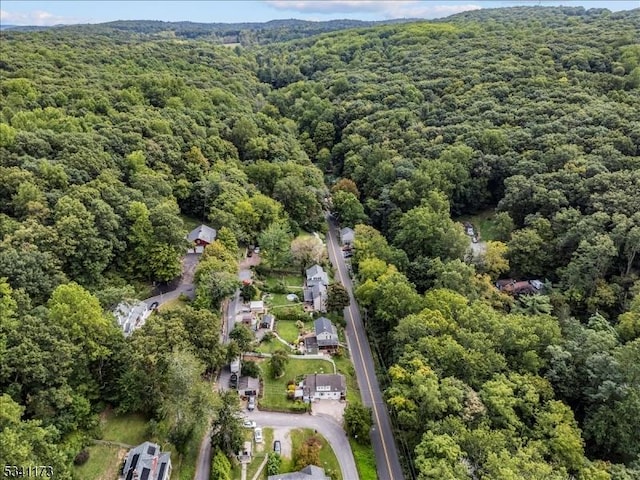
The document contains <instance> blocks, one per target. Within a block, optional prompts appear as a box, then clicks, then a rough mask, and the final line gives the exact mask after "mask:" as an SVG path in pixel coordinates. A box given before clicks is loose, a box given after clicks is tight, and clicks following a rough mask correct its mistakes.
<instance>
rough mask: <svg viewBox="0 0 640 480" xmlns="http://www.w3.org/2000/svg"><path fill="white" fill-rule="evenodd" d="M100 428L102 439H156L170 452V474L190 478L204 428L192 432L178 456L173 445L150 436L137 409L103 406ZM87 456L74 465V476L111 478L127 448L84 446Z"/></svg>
mask: <svg viewBox="0 0 640 480" xmlns="http://www.w3.org/2000/svg"><path fill="white" fill-rule="evenodd" d="M101 429H102V438H101V439H100V440H101V441H103V442H114V443H118V444H122V445H130V446H132V447H133V446H136V445H139V444H141V443H143V442H145V441H147V440H149V441H154V442H158V443H160V444H161V445H162V448H163V450H167V451H169V452H171V463H172V464H173V474H172V478H175V479H176V480H191V479H192V478H193V475H194V472H195V464H196V459H197V456H198V451H199V448H200V440H201V439H202V435H203V434H204V431H201V432H197V433H196V434H194V437H193V439H192V440H191V441H190V442H189V444H188V446H187V453H186V454H185V455H184V456H181V455H179V454H178V453H177V451H176V450H175V448H174V447H173V445H171V444H170V443H169V442H167V441H166V440H162V439H160V440H159V439H157V438H152V437H151V436H150V435H149V434H148V419H147V418H146V417H144V416H143V415H140V414H137V413H130V414H126V415H116V413H115V412H114V411H113V410H111V409H108V410H105V412H103V414H102V415H101ZM88 450H89V460H88V461H87V463H85V464H84V465H82V466H79V467H77V466H76V467H74V471H75V472H77V476H78V478H82V479H83V480H84V479H86V480H114V479H115V478H117V473H118V469H119V468H120V466H121V464H122V460H123V459H124V457H125V455H126V453H127V451H128V449H127V448H125V447H123V446H117V445H106V444H101V445H92V446H90V447H88Z"/></svg>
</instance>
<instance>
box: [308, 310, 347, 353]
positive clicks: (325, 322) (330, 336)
mask: <svg viewBox="0 0 640 480" xmlns="http://www.w3.org/2000/svg"><path fill="white" fill-rule="evenodd" d="M313 327H314V329H315V332H316V339H317V340H318V348H320V349H322V348H334V347H337V346H338V345H339V344H340V340H339V338H338V330H337V329H336V326H335V325H334V324H333V323H331V320H329V319H328V318H326V317H320V318H316V319H315V320H314V322H313Z"/></svg>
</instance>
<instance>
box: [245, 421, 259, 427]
mask: <svg viewBox="0 0 640 480" xmlns="http://www.w3.org/2000/svg"><path fill="white" fill-rule="evenodd" d="M242 426H243V427H244V428H256V426H257V424H256V422H254V421H253V420H245V421H244V423H243V424H242Z"/></svg>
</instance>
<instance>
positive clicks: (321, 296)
mask: <svg viewBox="0 0 640 480" xmlns="http://www.w3.org/2000/svg"><path fill="white" fill-rule="evenodd" d="M303 295H304V301H305V303H307V304H309V305H310V306H311V307H313V310H315V311H316V312H324V311H326V309H327V287H325V286H324V284H322V283H320V282H318V283H314V284H313V285H311V286H308V287H304V289H303Z"/></svg>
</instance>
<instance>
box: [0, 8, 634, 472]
mask: <svg viewBox="0 0 640 480" xmlns="http://www.w3.org/2000/svg"><path fill="white" fill-rule="evenodd" d="M354 27H355V28H354ZM639 27H640V10H632V11H626V12H619V13H611V12H609V11H607V10H596V9H591V10H585V9H582V8H548V7H544V8H542V7H530V8H524V7H518V8H508V9H495V10H480V11H475V12H466V13H463V14H459V15H454V16H452V17H450V18H447V19H441V20H437V21H431V22H426V21H420V22H408V23H392V24H384V25H377V24H376V25H372V24H370V23H367V22H354V21H335V22H325V23H314V22H299V21H278V22H269V23H268V24H237V25H222V24H210V25H207V24H197V23H190V22H180V23H173V24H169V23H164V22H147V21H139V22H112V23H110V24H102V25H90V26H73V27H62V28H50V29H46V30H43V31H18V30H16V29H8V30H4V31H2V32H0V40H1V41H0V95H1V98H2V103H1V109H0V178H1V179H2V181H1V182H0V233H1V239H2V241H1V242H0V358H1V361H0V392H1V393H2V395H1V396H0V402H1V403H0V405H2V408H0V410H1V411H2V412H3V414H4V417H3V418H0V424H2V431H1V432H0V445H3V446H5V445H6V449H4V448H3V452H2V455H3V456H2V459H6V463H7V464H9V463H11V464H16V465H17V464H24V465H26V464H29V463H32V464H36V463H37V464H53V465H55V467H56V472H58V473H57V475H58V477H56V478H61V479H66V478H73V470H72V468H71V464H72V461H73V459H74V457H75V456H76V454H77V453H78V452H79V451H80V450H82V448H83V447H84V446H85V445H87V444H88V442H89V439H91V438H95V437H96V436H98V435H99V431H98V430H99V428H98V424H99V422H98V414H99V413H100V412H101V411H103V409H104V407H105V405H112V406H114V407H115V408H117V409H118V410H119V411H122V412H132V413H135V414H136V415H138V414H140V415H143V416H144V417H145V418H149V419H153V420H152V422H154V423H152V425H153V426H154V428H155V430H154V432H155V433H154V435H156V438H158V439H161V440H162V441H163V442H164V441H166V442H167V444H170V445H171V448H174V449H175V452H178V453H179V454H180V455H187V453H188V452H189V449H193V445H197V443H198V442H199V435H201V434H202V432H203V431H204V430H203V429H204V427H205V426H206V425H205V422H204V419H205V418H208V415H210V414H211V413H212V412H216V411H218V409H219V408H221V407H220V403H219V402H220V399H218V398H217V397H215V396H212V395H211V392H210V389H207V387H206V384H205V383H204V382H203V381H202V378H204V377H205V376H208V375H211V374H214V373H215V372H216V371H218V370H219V368H220V367H221V366H222V365H224V364H225V363H226V362H227V361H228V360H229V358H235V356H236V355H237V354H238V352H239V350H237V348H238V347H237V345H235V346H234V347H227V346H223V345H222V344H221V343H220V340H219V335H218V332H219V330H220V323H221V319H220V305H221V304H222V302H223V301H224V298H225V297H226V296H227V295H229V294H231V293H233V291H234V289H235V286H236V283H237V278H236V273H237V270H238V259H237V257H238V247H239V245H240V246H242V245H248V244H255V243H256V241H257V240H258V239H259V238H260V239H266V238H268V239H270V240H271V241H272V245H273V249H274V251H276V250H277V251H276V253H278V254H283V255H285V256H286V255H287V254H288V248H289V241H290V238H291V237H292V236H295V235H297V234H299V233H303V232H311V231H320V232H321V231H323V230H324V229H325V223H324V218H323V208H324V207H325V205H326V197H327V194H328V192H329V191H330V192H331V194H332V199H331V202H332V203H331V205H332V209H333V211H334V213H335V214H336V217H338V218H339V220H340V222H341V225H342V226H350V227H353V228H354V229H355V232H356V235H355V238H356V240H355V253H354V255H353V258H352V260H353V261H352V265H353V270H354V272H355V280H356V286H357V288H356V298H357V300H358V302H359V304H360V306H361V307H362V308H363V309H364V310H365V312H364V313H365V314H364V315H363V317H364V318H365V319H366V322H365V324H366V328H367V333H368V335H369V339H370V342H371V344H372V347H373V350H374V352H376V354H377V357H378V358H377V360H378V363H379V365H380V375H379V380H380V383H381V385H382V386H383V387H384V389H385V392H384V394H385V399H386V401H387V404H388V407H389V409H390V411H391V412H392V418H393V420H394V427H395V431H396V438H397V442H398V444H399V445H400V451H401V452H403V463H404V468H405V472H406V476H407V478H418V479H421V480H426V479H433V480H436V479H437V480H440V479H442V478H452V479H464V480H469V479H476V478H481V479H483V480H484V479H486V480H492V479H503V478H514V479H515V478H518V479H519V478H532V479H536V480H538V479H539V480H549V479H550V480H555V479H558V480H561V479H562V480H564V479H567V478H577V479H581V480H591V479H598V480H600V479H603V480H607V479H611V480H628V479H632V478H636V477H638V476H640V464H639V463H638V462H640V458H638V449H637V445H640V423H639V421H640V383H639V382H640V380H639V379H640V374H639V373H640V372H639V371H638V368H639V366H640V281H639V278H640V255H639V253H640V213H639V212H640V200H638V199H639V198H640V196H639V195H638V193H639V192H640V108H638V106H639V105H640V35H639V33H638V32H640V28H639ZM334 30H335V31H334ZM231 40H233V41H234V42H236V41H237V40H240V43H241V44H242V45H241V46H238V48H234V49H229V48H225V47H223V46H220V45H216V44H219V43H222V42H228V41H231ZM264 43H269V45H265V46H263V45H262V44H264ZM185 219H186V220H188V221H189V222H198V221H203V222H205V223H207V224H209V225H211V226H212V227H214V228H216V229H218V231H219V237H220V241H219V242H215V246H214V247H213V248H211V249H208V252H209V253H207V255H206V256H205V257H206V258H205V260H203V262H202V265H201V266H200V267H198V270H196V274H195V278H196V284H197V288H196V293H195V295H196V298H195V300H194V301H193V302H192V303H191V304H190V305H188V306H186V307H182V308H181V309H175V310H168V311H167V312H163V313H161V314H158V315H156V316H155V317H153V318H155V319H156V321H150V322H149V323H148V324H147V325H145V327H144V328H141V329H140V330H139V331H138V332H136V333H135V334H134V335H132V336H130V337H128V338H126V339H125V338H124V337H123V335H122V333H121V331H120V330H119V329H118V328H117V326H116V325H115V322H114V320H113V316H112V315H111V314H110V313H109V312H110V310H111V309H112V308H113V306H114V305H116V304H117V303H118V302H120V301H121V300H122V299H126V298H130V297H139V298H144V296H145V295H148V294H149V293H150V291H151V290H152V288H153V287H154V285H157V284H163V283H166V282H169V281H171V280H173V279H174V278H175V277H176V276H178V275H179V274H180V272H181V264H180V259H181V257H182V255H183V253H184V251H185V247H186V245H185V243H184V236H185V234H186V231H187V228H186V226H185V223H184V220H185ZM458 219H471V220H472V221H474V222H477V225H480V221H483V222H486V224H488V225H489V227H490V230H485V231H482V228H485V227H481V231H480V234H486V233H487V232H489V231H490V233H491V238H488V237H487V238H486V240H490V241H487V242H484V240H485V239H484V238H482V235H481V238H480V240H481V243H482V245H483V246H482V249H479V250H478V251H479V252H480V253H476V254H475V255H472V254H470V253H469V247H470V245H471V239H470V238H469V237H468V236H466V235H465V234H464V232H463V229H462V226H461V225H460V222H458V221H457V220H458ZM282 245H284V247H283V246H282ZM263 250H265V247H264V245H263ZM283 252H284V253H283ZM263 253H264V254H265V256H266V257H268V255H269V253H270V252H269V251H268V247H267V249H266V251H265V252H263ZM274 255H275V253H274ZM505 278H510V279H514V280H520V281H522V282H525V283H527V281H528V280H534V279H537V280H540V282H541V283H542V284H544V288H543V289H542V290H541V291H539V292H538V291H536V292H535V293H536V294H535V295H521V296H517V295H516V296H514V295H507V294H506V293H505V291H500V290H498V289H497V288H496V287H495V283H496V282H497V281H498V280H501V279H502V280H504V279H505ZM203 331H206V332H210V335H202V332H203ZM234 348H235V350H234ZM176 385H178V386H177V387H176ZM207 392H208V393H207ZM5 412H6V413H5ZM178 419H180V420H178ZM195 448H196V450H197V446H196V447H195ZM181 458H182V457H181ZM185 458H186V457H185ZM187 476H188V475H187ZM180 478H182V477H180ZM363 480H364V479H363ZM366 480H368V479H366Z"/></svg>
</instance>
